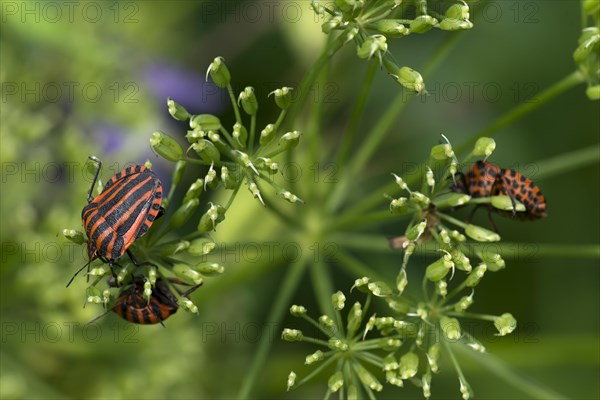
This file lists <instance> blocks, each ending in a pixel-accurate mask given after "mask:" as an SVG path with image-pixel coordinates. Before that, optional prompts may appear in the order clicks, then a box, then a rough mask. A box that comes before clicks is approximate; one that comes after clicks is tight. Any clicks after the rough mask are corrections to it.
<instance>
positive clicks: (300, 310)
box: [290, 304, 306, 317]
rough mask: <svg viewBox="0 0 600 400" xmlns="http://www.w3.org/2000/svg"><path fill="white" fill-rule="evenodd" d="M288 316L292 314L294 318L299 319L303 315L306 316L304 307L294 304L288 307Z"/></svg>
mask: <svg viewBox="0 0 600 400" xmlns="http://www.w3.org/2000/svg"><path fill="white" fill-rule="evenodd" d="M290 314H292V315H293V316H294V317H301V316H303V315H306V307H304V306H298V305H295V304H294V305H293V306H291V307H290Z"/></svg>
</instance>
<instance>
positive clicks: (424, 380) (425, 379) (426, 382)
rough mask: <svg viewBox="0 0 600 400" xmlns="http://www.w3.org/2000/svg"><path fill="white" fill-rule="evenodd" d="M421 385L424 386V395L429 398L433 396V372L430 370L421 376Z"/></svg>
mask: <svg viewBox="0 0 600 400" xmlns="http://www.w3.org/2000/svg"><path fill="white" fill-rule="evenodd" d="M421 385H422V388H423V397H425V398H426V399H429V398H430V397H431V373H430V372H429V371H428V372H427V373H425V374H423V376H422V377H421Z"/></svg>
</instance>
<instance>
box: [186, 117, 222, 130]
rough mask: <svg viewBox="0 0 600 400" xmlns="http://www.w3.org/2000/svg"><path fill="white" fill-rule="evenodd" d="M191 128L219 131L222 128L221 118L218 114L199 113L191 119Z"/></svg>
mask: <svg viewBox="0 0 600 400" xmlns="http://www.w3.org/2000/svg"><path fill="white" fill-rule="evenodd" d="M190 128H192V129H194V130H200V131H206V132H207V131H218V130H219V129H221V120H220V119H219V117H217V116H216V115H212V114H198V115H194V116H193V117H192V118H191V119H190Z"/></svg>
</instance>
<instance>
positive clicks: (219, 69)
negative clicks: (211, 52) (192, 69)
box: [206, 57, 231, 88]
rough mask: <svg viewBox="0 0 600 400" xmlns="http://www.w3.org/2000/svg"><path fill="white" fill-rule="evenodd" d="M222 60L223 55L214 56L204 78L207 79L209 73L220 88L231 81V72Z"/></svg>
mask: <svg viewBox="0 0 600 400" xmlns="http://www.w3.org/2000/svg"><path fill="white" fill-rule="evenodd" d="M223 60H224V59H223V57H216V58H215V59H214V60H213V62H212V63H210V65H209V66H208V70H207V71H206V80H207V81H208V75H209V74H210V77H211V78H212V80H213V82H214V83H215V85H217V86H218V87H220V88H225V87H227V86H228V85H229V83H230V82H231V74H230V73H229V69H228V68H227V65H225V63H224V62H223Z"/></svg>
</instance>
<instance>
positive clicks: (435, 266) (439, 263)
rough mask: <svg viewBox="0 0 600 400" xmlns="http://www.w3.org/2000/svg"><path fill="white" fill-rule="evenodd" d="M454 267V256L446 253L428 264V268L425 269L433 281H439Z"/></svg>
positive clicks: (428, 277) (426, 274)
mask: <svg viewBox="0 0 600 400" xmlns="http://www.w3.org/2000/svg"><path fill="white" fill-rule="evenodd" d="M452 268H454V263H453V262H452V257H451V256H450V255H449V254H445V255H444V256H443V257H441V258H439V259H438V260H436V261H434V262H433V263H431V264H429V266H427V269H425V276H426V277H427V279H429V280H430V281H432V282H438V281H440V280H442V279H444V278H445V277H446V275H448V272H450V270H451V269H452Z"/></svg>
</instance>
